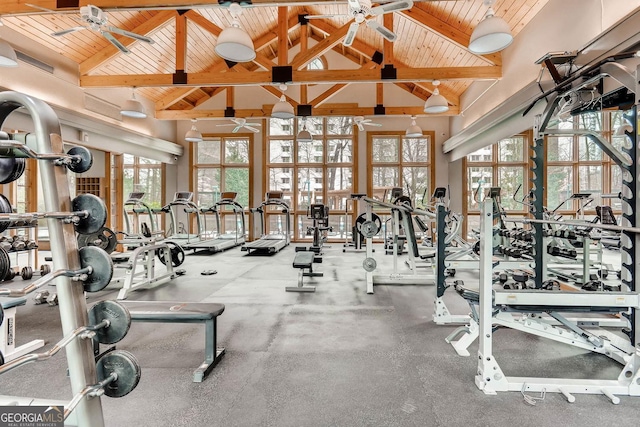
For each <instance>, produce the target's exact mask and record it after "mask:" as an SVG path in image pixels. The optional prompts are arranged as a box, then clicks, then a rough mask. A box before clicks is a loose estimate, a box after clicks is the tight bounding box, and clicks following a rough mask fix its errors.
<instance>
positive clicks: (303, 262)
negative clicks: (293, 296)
mask: <svg viewBox="0 0 640 427" xmlns="http://www.w3.org/2000/svg"><path fill="white" fill-rule="evenodd" d="M316 260H318V261H316ZM314 262H322V258H318V257H316V253H315V252H312V251H306V250H305V248H296V257H295V258H294V259H293V268H299V269H300V271H299V272H298V286H287V287H285V288H284V289H285V291H287V292H315V291H316V287H315V286H305V285H304V283H302V280H303V278H304V276H307V277H322V276H323V273H319V272H315V273H314V272H313V263H314ZM305 269H308V270H309V271H308V272H305V271H304V270H305Z"/></svg>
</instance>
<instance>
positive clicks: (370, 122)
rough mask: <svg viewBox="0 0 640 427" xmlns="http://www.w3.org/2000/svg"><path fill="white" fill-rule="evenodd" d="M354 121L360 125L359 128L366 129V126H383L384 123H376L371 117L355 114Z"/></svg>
mask: <svg viewBox="0 0 640 427" xmlns="http://www.w3.org/2000/svg"><path fill="white" fill-rule="evenodd" d="M353 123H354V124H355V125H356V126H358V130H362V131H363V130H364V127H365V126H378V127H380V126H382V124H380V123H375V122H374V121H373V120H371V119H365V118H364V117H362V116H355V117H354V118H353Z"/></svg>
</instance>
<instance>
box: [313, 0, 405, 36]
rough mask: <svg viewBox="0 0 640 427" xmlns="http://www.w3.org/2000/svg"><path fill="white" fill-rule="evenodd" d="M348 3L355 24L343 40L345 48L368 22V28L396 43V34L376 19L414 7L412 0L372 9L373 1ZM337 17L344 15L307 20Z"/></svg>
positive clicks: (402, 0)
mask: <svg viewBox="0 0 640 427" xmlns="http://www.w3.org/2000/svg"><path fill="white" fill-rule="evenodd" d="M347 3H348V6H349V11H348V12H347V13H346V16H348V17H349V18H353V19H355V22H353V23H352V24H351V25H350V26H349V30H348V31H347V35H346V36H344V39H343V40H342V44H343V45H344V46H351V45H352V44H353V41H354V40H355V39H356V33H357V32H358V28H359V27H360V24H362V23H363V22H366V26H367V27H369V28H371V29H372V30H374V31H376V32H378V34H380V35H381V36H382V37H384V38H385V39H386V40H389V41H390V42H393V41H395V40H396V37H397V36H396V34H395V33H394V32H393V31H391V30H389V29H388V28H386V27H384V26H383V25H380V24H379V23H378V22H377V21H376V20H375V17H376V16H378V15H384V14H386V13H393V12H399V11H401V10H407V9H411V8H412V7H413V1H412V0H400V1H393V2H390V3H386V4H382V5H380V6H376V7H371V0H347ZM337 16H344V15H306V16H305V18H306V19H324V18H335V17H337ZM369 16H373V18H372V19H367V17H369Z"/></svg>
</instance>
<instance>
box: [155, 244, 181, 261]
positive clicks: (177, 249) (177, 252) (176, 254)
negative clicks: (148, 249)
mask: <svg viewBox="0 0 640 427" xmlns="http://www.w3.org/2000/svg"><path fill="white" fill-rule="evenodd" d="M164 243H166V245H167V246H168V247H169V250H170V251H171V265H173V266H174V267H179V266H181V265H182V263H183V262H184V259H185V257H186V255H185V253H184V249H182V246H180V245H179V244H177V243H174V242H164ZM163 252H164V250H163V249H156V255H157V256H158V259H160V262H161V263H163V264H165V265H166V262H165V260H164V255H163Z"/></svg>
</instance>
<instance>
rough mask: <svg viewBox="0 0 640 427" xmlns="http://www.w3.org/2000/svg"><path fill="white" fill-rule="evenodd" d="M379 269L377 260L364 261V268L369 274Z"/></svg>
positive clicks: (366, 259)
mask: <svg viewBox="0 0 640 427" xmlns="http://www.w3.org/2000/svg"><path fill="white" fill-rule="evenodd" d="M377 267H378V263H377V262H376V259H375V258H365V259H364V261H362V268H364V271H366V272H368V273H370V272H372V271H374V270H375V269H376V268H377Z"/></svg>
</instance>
